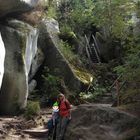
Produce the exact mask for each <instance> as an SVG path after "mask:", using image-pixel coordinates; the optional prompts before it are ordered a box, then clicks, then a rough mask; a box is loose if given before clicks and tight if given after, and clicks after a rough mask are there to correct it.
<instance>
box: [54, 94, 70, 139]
mask: <svg viewBox="0 0 140 140" xmlns="http://www.w3.org/2000/svg"><path fill="white" fill-rule="evenodd" d="M58 103H59V120H58V125H57V130H56V140H64V134H65V131H66V127H67V125H68V122H69V121H70V119H71V113H70V109H71V105H70V103H69V101H68V100H67V99H66V98H65V96H64V94H62V93H60V94H59V95H58Z"/></svg>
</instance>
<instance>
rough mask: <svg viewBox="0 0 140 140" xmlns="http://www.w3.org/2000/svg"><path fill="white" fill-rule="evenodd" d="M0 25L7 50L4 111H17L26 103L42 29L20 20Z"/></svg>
mask: <svg viewBox="0 0 140 140" xmlns="http://www.w3.org/2000/svg"><path fill="white" fill-rule="evenodd" d="M0 27H1V28H0V30H1V34H2V38H3V41H4V44H5V49H6V56H5V65H4V67H5V71H4V78H3V83H2V87H1V93H0V112H1V113H3V112H4V113H13V112H15V111H16V109H17V108H18V109H19V108H24V107H25V106H26V101H27V96H28V74H29V72H30V67H31V64H32V60H33V59H34V57H35V54H36V52H37V38H38V31H37V29H36V28H33V27H31V26H30V25H28V24H26V23H23V22H21V21H17V20H13V21H9V23H8V25H7V26H2V25H1V26H0Z"/></svg>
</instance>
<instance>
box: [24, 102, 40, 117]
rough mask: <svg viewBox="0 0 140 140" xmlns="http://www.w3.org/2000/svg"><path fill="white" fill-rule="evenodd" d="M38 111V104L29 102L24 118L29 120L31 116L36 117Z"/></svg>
mask: <svg viewBox="0 0 140 140" xmlns="http://www.w3.org/2000/svg"><path fill="white" fill-rule="evenodd" d="M39 111H40V105H39V102H34V101H29V102H28V103H27V107H26V109H25V114H24V116H25V118H26V119H31V118H32V117H33V116H35V115H37V114H38V113H39Z"/></svg>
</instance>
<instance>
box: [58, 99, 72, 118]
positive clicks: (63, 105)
mask: <svg viewBox="0 0 140 140" xmlns="http://www.w3.org/2000/svg"><path fill="white" fill-rule="evenodd" d="M70 109H71V106H70V103H69V101H68V100H64V101H61V102H60V105H59V115H60V116H61V117H69V116H70Z"/></svg>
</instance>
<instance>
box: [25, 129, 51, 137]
mask: <svg viewBox="0 0 140 140" xmlns="http://www.w3.org/2000/svg"><path fill="white" fill-rule="evenodd" d="M23 133H26V134H29V135H31V136H32V137H46V136H47V135H48V129H26V130H23Z"/></svg>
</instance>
